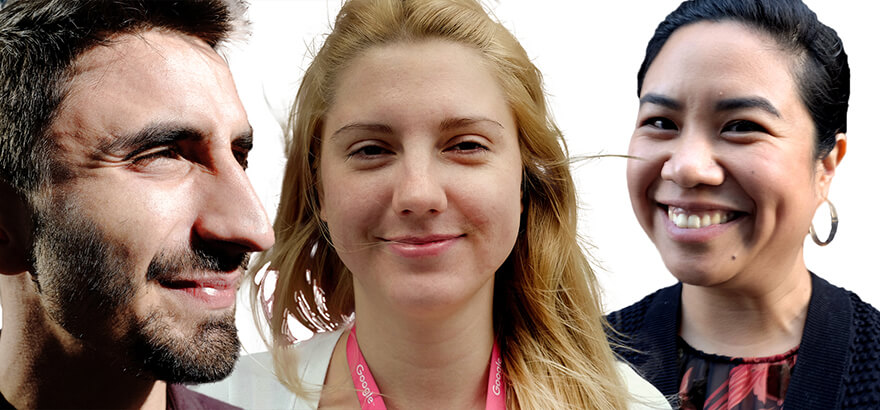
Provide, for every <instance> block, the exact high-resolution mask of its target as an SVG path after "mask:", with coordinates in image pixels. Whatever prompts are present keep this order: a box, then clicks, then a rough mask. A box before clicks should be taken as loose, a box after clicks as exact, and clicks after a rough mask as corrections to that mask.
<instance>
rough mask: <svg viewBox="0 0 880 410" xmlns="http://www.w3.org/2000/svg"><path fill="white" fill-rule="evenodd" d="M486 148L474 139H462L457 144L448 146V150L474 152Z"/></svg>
mask: <svg viewBox="0 0 880 410" xmlns="http://www.w3.org/2000/svg"><path fill="white" fill-rule="evenodd" d="M484 150H488V148H486V146H485V145H483V144H480V143H479V142H476V141H463V142H459V143H458V144H455V145H453V146H452V147H450V148H449V151H457V152H476V151H484Z"/></svg>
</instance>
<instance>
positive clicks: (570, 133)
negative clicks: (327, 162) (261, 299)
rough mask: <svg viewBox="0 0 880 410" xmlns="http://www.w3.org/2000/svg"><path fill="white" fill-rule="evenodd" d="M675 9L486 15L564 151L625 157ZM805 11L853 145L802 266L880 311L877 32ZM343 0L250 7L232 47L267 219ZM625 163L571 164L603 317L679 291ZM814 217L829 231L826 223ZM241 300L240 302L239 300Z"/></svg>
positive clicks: (591, 8) (850, 6) (649, 0)
mask: <svg viewBox="0 0 880 410" xmlns="http://www.w3.org/2000/svg"><path fill="white" fill-rule="evenodd" d="M678 4H679V0H640V1H602V2H580V1H562V0H555V1H548V0H545V1H529V0H507V1H505V0H502V1H500V2H496V1H491V2H489V3H488V6H489V7H490V8H491V9H493V10H494V11H495V14H496V15H497V16H498V18H499V19H500V20H501V21H502V22H503V23H504V24H505V26H506V27H508V29H510V30H512V31H513V33H514V34H515V35H516V36H517V38H518V39H519V40H520V42H521V43H522V44H523V47H525V49H526V51H527V52H528V53H529V56H530V57H531V58H532V59H533V60H534V62H535V64H536V65H537V66H538V68H539V69H541V71H542V72H543V74H544V77H545V87H546V90H547V92H548V94H549V95H550V105H551V106H552V108H553V112H554V114H555V117H556V120H557V122H558V124H559V126H560V127H561V128H562V130H563V132H564V133H565V137H566V139H567V141H568V144H569V148H570V150H571V153H572V155H574V156H583V155H593V154H625V153H626V152H627V146H628V144H629V137H630V134H631V133H632V130H633V126H634V124H635V116H636V111H637V109H638V101H637V97H636V81H635V80H636V72H637V71H638V68H639V65H640V64H641V61H642V58H643V57H644V50H645V46H646V45H647V42H648V40H649V39H650V38H651V35H652V34H653V31H654V29H655V28H656V26H657V24H659V23H660V21H662V20H663V18H664V17H665V16H666V14H668V13H669V12H671V11H672V10H674V9H675V7H677V6H678ZM807 4H808V5H809V6H810V7H811V8H812V9H813V10H814V11H815V12H816V13H817V14H818V16H819V19H820V20H821V21H823V22H824V23H825V24H827V25H829V26H831V27H832V28H834V29H835V30H837V32H838V34H840V37H841V38H842V39H843V42H844V46H845V47H846V51H847V53H848V54H849V58H850V67H851V69H852V97H851V99H850V111H849V124H848V131H849V132H848V148H849V151H848V153H847V155H846V157H845V158H844V161H843V162H842V164H841V166H840V168H838V173H837V176H836V177H835V179H834V183H833V185H832V189H831V195H830V198H831V200H832V201H833V202H834V204H835V205H836V207H837V210H838V213H839V214H840V227H839V230H838V233H837V237H836V238H835V239H834V242H833V243H832V244H831V245H829V246H827V247H825V248H819V247H818V246H816V245H815V244H813V243H812V241H811V240H810V239H809V238H807V239H806V244H805V246H804V253H805V257H806V260H807V267H808V268H809V269H811V270H813V271H814V272H817V273H819V274H820V275H821V276H823V277H825V278H826V279H828V280H829V281H831V282H832V283H834V284H836V285H838V286H842V287H845V288H847V289H850V290H853V291H855V292H857V293H858V294H859V295H860V296H861V297H862V298H863V299H865V300H867V301H868V302H870V303H872V304H873V305H874V306H880V278H878V276H880V269H878V268H877V267H876V266H875V265H873V255H874V252H878V245H880V240H878V239H877V235H878V234H880V222H878V216H877V212H876V211H875V209H876V201H877V199H878V194H877V186H878V184H877V181H876V180H877V178H878V176H880V161H878V160H877V156H878V152H880V135H878V130H880V127H878V126H877V125H878V122H880V117H878V115H877V113H876V112H875V111H876V108H877V107H878V106H880V103H878V102H877V101H876V100H877V98H878V97H877V96H878V94H880V77H878V75H880V57H878V54H880V53H878V51H877V47H878V42H880V32H878V26H880V25H878V24H877V21H876V19H875V18H874V17H873V16H874V13H873V11H874V6H873V5H872V3H871V2H863V1H856V0H843V1H841V0H834V1H832V0H821V1H820V0H813V1H810V0H808V1H807ZM339 5H340V2H339V1H338V0H294V1H280V0H275V1H272V0H264V1H260V0H256V1H253V2H252V4H251V8H250V12H249V13H250V18H251V21H252V22H253V26H252V35H251V38H250V41H249V42H248V43H247V45H246V46H244V47H243V48H241V49H239V50H230V51H231V53H230V56H229V61H230V65H231V67H232V71H233V74H234V75H235V77H236V82H237V83H238V87H239V93H240V94H241V96H242V99H243V100H244V102H245V105H246V108H247V109H248V112H249V115H250V119H251V122H252V123H253V124H254V128H255V131H256V137H255V140H256V148H255V150H254V152H253V154H252V155H253V158H254V160H253V161H251V164H252V165H251V168H250V170H249V171H248V172H249V174H250V176H251V179H252V181H253V183H254V185H255V187H256V189H257V190H258V192H259V194H260V195H261V198H262V199H263V202H264V203H265V204H266V208H267V210H268V211H269V213H270V215H273V214H274V210H275V208H276V207H277V206H278V200H279V189H280V181H281V170H282V166H283V163H284V158H283V153H281V151H280V150H281V140H280V138H281V137H280V132H281V131H280V130H281V128H280V125H279V121H283V120H284V118H285V117H286V115H287V108H288V107H289V104H290V101H291V100H292V98H293V95H294V94H295V92H296V86H297V85H298V81H299V79H300V78H301V76H302V72H303V71H304V70H305V68H306V67H307V66H308V62H309V60H310V57H309V56H310V54H309V53H308V50H307V48H308V47H317V46H320V44H321V42H322V39H323V37H322V35H323V34H326V33H328V32H329V30H330V24H331V22H332V21H333V19H334V18H335V16H336V12H337V11H338V10H339ZM625 167H626V160H625V159H619V158H602V159H595V160H589V161H585V162H581V163H579V165H576V166H575V176H576V179H577V184H578V192H579V194H580V200H581V207H582V211H581V214H580V215H581V216H580V232H581V234H582V235H583V237H584V238H585V239H586V240H587V242H588V243H590V244H591V245H592V246H591V248H590V252H591V254H592V256H593V259H594V260H595V262H596V264H594V266H595V267H596V268H597V273H598V275H599V278H600V280H601V284H602V288H603V289H604V297H605V298H604V303H605V306H606V307H607V310H608V311H611V310H615V309H619V308H621V307H624V306H626V305H628V304H630V303H633V302H635V301H637V300H639V299H640V298H641V297H642V296H644V295H646V294H648V293H650V292H652V291H654V290H656V289H658V288H660V287H663V286H667V285H670V284H673V283H675V279H674V278H673V277H672V275H670V274H669V272H668V271H667V270H666V268H665V267H664V265H663V263H662V261H661V260H660V256H659V255H658V253H657V251H656V249H655V248H654V246H653V244H652V243H651V242H650V241H649V240H648V238H647V236H646V235H645V234H644V233H643V232H642V230H641V228H640V227H639V225H638V222H637V221H636V219H635V216H634V215H633V213H632V209H631V207H630V204H629V197H628V194H627V190H626V178H625ZM825 212H827V211H826V210H825V208H824V207H823V208H820V211H819V212H818V213H817V216H816V218H815V221H816V225H817V226H820V227H821V228H820V231H827V229H828V228H827V227H826V225H827V224H829V217H828V216H827V214H825ZM242 302H244V301H242ZM245 304H246V302H245V303H242V304H241V305H240V309H239V310H240V311H241V314H240V319H241V320H240V321H239V329H241V330H240V331H241V334H242V338H243V340H244V342H245V345H246V348H248V350H250V351H254V349H262V346H261V345H260V343H261V342H259V339H258V338H257V337H254V334H255V332H254V331H253V330H252V326H253V325H252V324H251V322H252V319H251V315H250V311H249V308H248V307H246V306H245Z"/></svg>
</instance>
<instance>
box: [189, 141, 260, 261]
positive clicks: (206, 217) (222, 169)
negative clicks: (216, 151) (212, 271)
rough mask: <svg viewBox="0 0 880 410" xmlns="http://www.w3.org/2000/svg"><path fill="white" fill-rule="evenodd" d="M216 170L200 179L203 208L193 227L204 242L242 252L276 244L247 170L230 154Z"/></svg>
mask: <svg viewBox="0 0 880 410" xmlns="http://www.w3.org/2000/svg"><path fill="white" fill-rule="evenodd" d="M229 157H230V158H229V159H228V160H224V161H220V162H219V163H218V164H217V165H216V166H217V170H216V172H214V173H210V174H207V173H206V174H204V177H205V178H203V179H202V180H201V181H199V183H200V185H201V197H202V198H203V200H202V201H201V203H200V205H199V206H201V209H200V211H199V215H198V217H197V220H196V222H195V226H194V227H193V229H194V230H195V234H196V235H198V236H199V238H200V239H201V240H203V241H207V242H210V243H212V244H213V245H215V246H218V245H219V246H222V247H224V248H228V249H229V250H230V251H238V252H260V251H264V250H266V249H269V248H270V247H271V246H272V245H273V244H274V243H275V234H274V232H273V230H272V225H271V224H270V223H269V218H268V216H267V215H266V211H265V209H264V208H263V205H262V203H260V200H259V198H258V197H257V194H256V192H255V191H254V188H253V186H252V185H251V183H250V180H249V179H248V177H247V175H246V174H245V172H244V169H243V168H242V167H241V166H240V165H239V163H238V162H237V161H235V159H234V158H233V157H232V155H230V156H229Z"/></svg>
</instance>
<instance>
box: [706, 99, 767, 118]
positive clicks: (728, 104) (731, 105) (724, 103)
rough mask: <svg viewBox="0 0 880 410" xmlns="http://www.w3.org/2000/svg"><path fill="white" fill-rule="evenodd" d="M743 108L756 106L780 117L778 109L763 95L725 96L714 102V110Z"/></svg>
mask: <svg viewBox="0 0 880 410" xmlns="http://www.w3.org/2000/svg"><path fill="white" fill-rule="evenodd" d="M745 108H757V109H760V110H762V111H766V112H768V113H770V114H773V116H775V117H777V118H782V115H781V114H779V110H777V109H776V107H774V106H773V104H771V103H770V101H768V100H767V99H766V98H764V97H741V98H727V99H724V100H721V101H718V103H716V104H715V111H733V110H741V109H745Z"/></svg>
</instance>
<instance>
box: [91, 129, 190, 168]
mask: <svg viewBox="0 0 880 410" xmlns="http://www.w3.org/2000/svg"><path fill="white" fill-rule="evenodd" d="M202 138H203V135H202V133H200V132H199V131H198V130H196V129H195V128H192V127H187V126H180V125H175V124H152V125H149V126H147V127H144V128H142V129H140V130H138V131H136V132H134V133H131V134H125V135H119V136H117V138H115V139H113V140H112V141H106V142H104V143H102V144H100V145H99V146H98V150H99V151H101V152H107V153H117V152H128V153H127V154H126V156H125V159H126V160H128V159H131V158H132V157H133V156H135V155H137V154H139V153H141V152H143V151H145V150H148V149H150V148H153V147H158V146H161V145H165V144H170V143H173V142H177V141H183V140H199V139H202Z"/></svg>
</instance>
